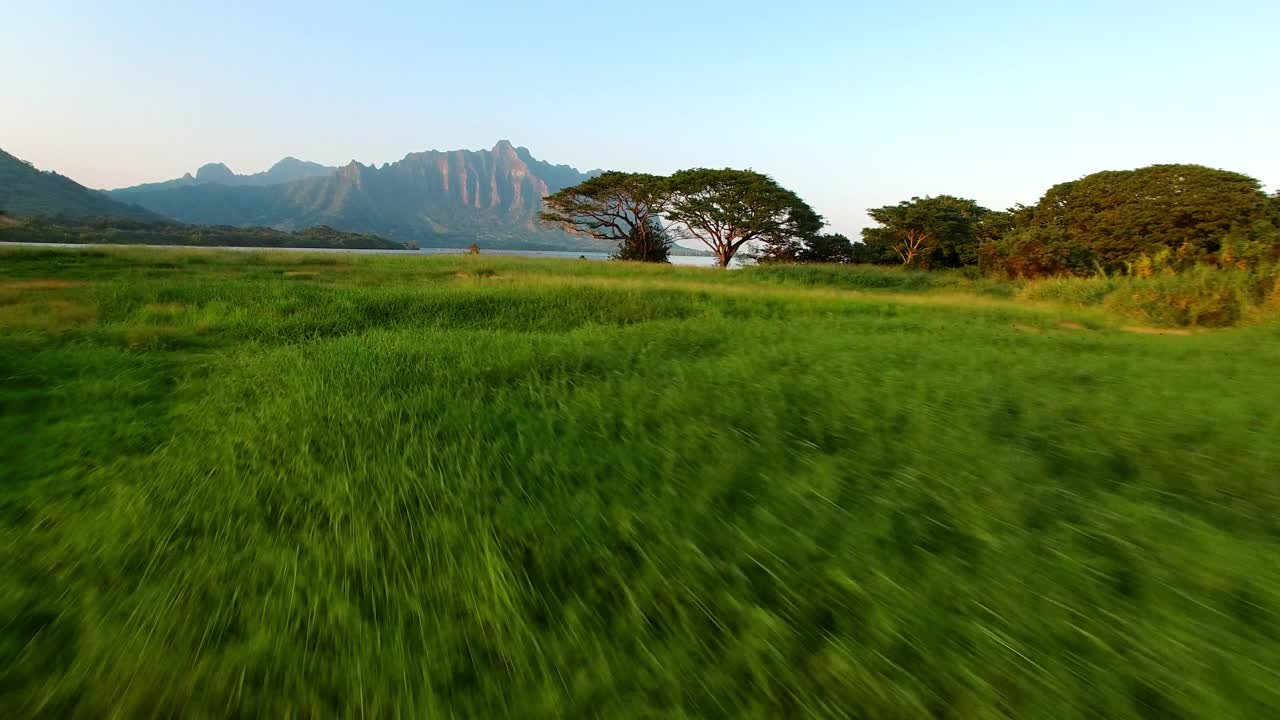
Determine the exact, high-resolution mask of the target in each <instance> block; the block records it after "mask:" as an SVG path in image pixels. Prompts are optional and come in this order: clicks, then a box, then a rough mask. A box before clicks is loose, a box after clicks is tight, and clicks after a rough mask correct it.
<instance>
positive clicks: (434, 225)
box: [108, 140, 608, 250]
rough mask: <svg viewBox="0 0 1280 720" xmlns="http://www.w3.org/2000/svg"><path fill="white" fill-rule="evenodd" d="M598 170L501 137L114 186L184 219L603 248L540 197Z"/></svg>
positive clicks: (436, 240) (213, 167) (121, 194)
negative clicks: (556, 223) (369, 158)
mask: <svg viewBox="0 0 1280 720" xmlns="http://www.w3.org/2000/svg"><path fill="white" fill-rule="evenodd" d="M598 173H599V171H598V170H597V171H591V172H580V171H578V170H577V169H575V168H572V167H569V166H567V165H553V164H551V163H547V162H544V161H541V160H538V159H536V158H534V157H533V155H532V154H531V153H530V152H529V150H528V149H526V148H523V147H515V146H513V145H512V144H511V143H510V142H508V141H506V140H503V141H500V142H499V143H498V144H496V145H494V146H493V148H492V149H490V150H478V151H472V150H453V151H447V152H441V151H435V150H432V151H427V152H419V153H410V154H409V155H406V156H405V157H404V159H402V160H400V161H398V162H394V163H387V164H384V165H382V166H381V167H378V166H376V165H362V164H360V163H358V162H355V161H354V160H353V161H352V162H350V163H349V164H347V165H345V166H343V167H339V168H334V167H326V166H324V165H319V164H316V163H308V162H304V161H301V160H297V159H295V158H285V159H284V160H281V161H280V162H278V163H276V164H275V165H274V166H272V168H271V169H270V170H267V171H265V172H261V173H256V174H253V175H237V174H235V173H233V172H232V171H231V170H230V169H228V168H227V167H226V166H225V165H222V164H210V165H205V166H203V167H201V168H200V169H199V170H198V171H197V172H196V174H195V176H194V177H193V176H192V175H190V174H187V175H185V176H183V177H182V178H178V179H175V180H169V181H166V182H159V183H150V184H146V185H137V186H134V187H128V188H121V189H118V190H112V191H109V193H108V194H109V195H110V197H111V198H113V199H115V200H118V201H121V202H123V203H128V204H135V205H138V206H141V207H142V208H146V209H147V210H149V211H151V212H154V213H158V214H160V215H164V216H166V217H168V218H172V219H174V220H178V221H180V222H184V223H193V224H201V225H238V226H267V227H273V228H278V229H282V230H294V229H300V228H306V227H311V226H316V225H328V226H331V227H334V228H337V229H339V230H345V231H351V232H362V233H375V234H377V235H381V236H383V237H387V238H391V239H393V240H398V241H401V242H416V243H419V244H420V245H422V246H428V247H431V246H434V247H450V246H452V247H459V246H464V245H470V244H471V243H473V242H475V243H478V244H480V246H481V247H486V246H487V247H493V248H524V249H573V250H601V249H608V248H604V247H603V246H602V244H601V243H600V242H598V241H595V240H590V239H586V238H581V237H576V236H571V235H568V234H565V233H563V232H561V231H559V230H555V229H551V228H548V227H546V226H544V225H542V224H541V223H539V222H538V219H537V216H538V211H539V210H540V209H541V208H542V198H543V197H544V196H546V195H549V194H551V193H554V192H556V191H557V190H560V189H562V188H565V187H568V186H570V185H576V184H577V183H579V182H582V181H583V180H586V179H588V178H590V177H592V176H593V175H596V174H598Z"/></svg>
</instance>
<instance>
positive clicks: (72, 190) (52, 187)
mask: <svg viewBox="0 0 1280 720" xmlns="http://www.w3.org/2000/svg"><path fill="white" fill-rule="evenodd" d="M0 211H2V212H3V213H5V214H7V215H9V216H11V217H21V216H42V217H62V218H75V219H79V220H89V219H92V220H98V219H114V220H130V221H136V222H160V221H163V220H164V218H163V217H160V216H159V215H156V214H155V213H152V212H149V211H147V210H144V209H142V208H140V207H137V206H136V205H130V204H128V203H126V202H119V201H116V200H113V199H111V198H110V197H108V196H107V195H105V194H103V193H100V192H98V191H96V190H90V189H89V188H87V187H85V186H83V185H81V184H79V183H77V182H76V181H74V180H72V179H71V178H67V177H63V176H62V175H59V174H57V173H55V172H45V171H41V170H37V169H36V168H35V167H34V166H32V165H31V163H28V162H26V161H24V160H19V159H18V158H16V157H14V156H12V155H10V154H9V153H7V152H5V151H3V150H0Z"/></svg>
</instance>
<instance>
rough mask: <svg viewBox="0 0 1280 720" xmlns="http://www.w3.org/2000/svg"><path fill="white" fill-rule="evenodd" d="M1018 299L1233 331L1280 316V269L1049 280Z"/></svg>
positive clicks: (1198, 269)
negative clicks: (1247, 323)
mask: <svg viewBox="0 0 1280 720" xmlns="http://www.w3.org/2000/svg"><path fill="white" fill-rule="evenodd" d="M1018 297H1019V298H1022V299H1026V300H1047V301H1053V302H1060V303H1070V304H1073V305H1077V306H1102V307H1104V308H1106V309H1108V310H1111V311H1114V312H1116V313H1118V314H1120V315H1123V316H1126V317H1129V318H1132V319H1134V320H1138V321H1140V322H1144V323H1148V324H1151V325H1158V326H1205V327H1229V326H1232V325H1237V324H1240V323H1242V322H1261V321H1267V320H1271V319H1275V318H1277V317H1280V313H1277V309H1278V308H1280V268H1277V267H1276V266H1263V267H1261V268H1255V269H1242V268H1234V267H1229V268H1216V267H1209V266H1204V265H1200V266H1196V267H1193V268H1190V269H1187V270H1182V271H1179V272H1173V271H1166V272H1158V273H1154V274H1152V275H1150V276H1149V277H1136V276H1132V275H1116V276H1097V277H1087V278H1049V279H1043V280H1034V281H1029V282H1027V283H1026V284H1025V285H1024V286H1023V287H1022V289H1021V290H1020V291H1019V292H1018Z"/></svg>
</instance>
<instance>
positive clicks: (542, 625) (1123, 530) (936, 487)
mask: <svg viewBox="0 0 1280 720" xmlns="http://www.w3.org/2000/svg"><path fill="white" fill-rule="evenodd" d="M790 272H793V271H783V274H781V275H778V274H775V275H772V276H769V275H765V276H763V277H762V276H761V275H759V274H757V273H756V272H755V271H753V272H752V273H741V274H738V273H723V272H718V271H714V270H704V271H699V270H696V269H674V268H648V267H629V266H618V265H606V264H590V263H578V262H574V261H563V262H555V261H529V260H511V259H504V258H487V257H481V258H464V257H458V258H403V257H395V258H364V257H361V258H349V257H343V258H336V257H323V258H318V257H315V256H299V255H274V254H264V255H244V254H231V253H189V252H168V251H165V252H160V251H154V252H139V251H129V252H95V253H87V254H82V253H64V252H19V253H6V254H5V255H3V257H0V311H4V312H0V382H3V384H2V385H0V410H2V411H3V412H0V468H3V473H0V475H3V477H4V484H3V485H2V486H0V548H2V549H0V563H2V565H0V567H2V568H3V571H4V574H3V577H4V580H3V581H0V616H3V617H5V618H7V619H8V621H7V622H6V623H5V624H4V625H3V630H0V667H4V668H5V671H4V675H3V679H2V680H0V708H4V709H6V710H8V712H7V713H6V715H7V716H13V717H27V716H49V717H63V716H74V715H81V716H104V715H110V714H113V713H114V714H120V715H126V716H128V715H135V714H159V715H183V716H205V715H224V714H231V715H254V716H286V715H290V714H293V715H301V716H347V715H356V714H360V713H363V714H364V715H367V716H375V717H376V716H388V715H394V714H397V713H399V714H403V715H409V716H428V717H430V716H444V715H449V714H452V715H457V716H460V717H497V716H510V717H523V718H530V717H565V716H569V717H580V716H606V717H620V716H664V717H679V716H689V717H702V716H722V717H779V716H820V717H821V716H834V717H840V716H867V717H983V716H985V717H1002V716H1010V717H1055V718H1072V717H1098V716H1103V717H1117V718H1127V717H1128V718H1141V717H1214V718H1232V717H1235V718H1252V717H1266V716H1270V715H1273V714H1275V712H1276V710H1277V708H1280V693H1278V692H1277V684H1276V681H1275V680H1276V678H1275V674H1274V670H1273V668H1276V667H1280V615H1277V613H1278V612H1280V565H1278V564H1277V563H1276V561H1275V558H1276V557H1280V555H1277V553H1276V550H1277V539H1278V538H1280V494H1277V492H1276V488H1275V479H1276V478H1277V477H1278V476H1280V449H1278V448H1277V445H1276V443H1274V442H1273V439H1274V438H1276V437H1280V410H1278V408H1280V386H1278V385H1277V383H1275V381H1274V380H1275V372H1274V369H1275V367H1276V365H1277V362H1278V361H1280V333H1278V332H1277V327H1276V326H1275V325H1268V324H1259V325H1255V326H1251V327H1247V328H1241V329H1233V330H1227V331H1222V332H1217V333H1207V334H1201V335H1196V336H1194V337H1158V336H1146V335H1136V334H1132V333H1126V332H1122V331H1119V330H1118V329H1117V328H1116V326H1117V325H1119V324H1121V323H1123V322H1127V320H1118V321H1111V320H1108V319H1106V318H1105V317H1103V316H1099V315H1097V314H1092V313H1091V314H1084V315H1081V314H1080V312H1081V311H1076V310H1070V309H1061V308H1059V307H1056V306H1050V305H1045V304H1034V305H1029V306H1020V305H1018V304H1017V303H1015V302H1012V301H999V300H991V299H984V300H983V301H982V302H967V301H964V299H963V298H962V297H961V298H959V299H957V296H956V295H955V294H954V292H953V290H952V289H949V288H941V290H942V291H943V293H942V294H937V295H936V296H935V295H933V294H930V293H928V292H925V291H923V290H914V291H911V292H914V293H915V294H914V295H903V294H901V292H907V291H906V290H905V289H904V288H902V287H895V288H892V290H895V291H901V292H891V293H879V294H878V293H875V292H865V293H843V294H842V293H833V292H831V291H830V290H826V289H812V290H810V289H803V286H806V285H809V284H811V283H809V282H808V278H811V277H813V276H811V275H806V276H804V277H803V278H802V277H797V276H795V275H786V274H785V273H790ZM816 272H822V273H828V272H836V271H830V270H821V271H816ZM875 272H881V271H878V270H877V271H875ZM841 279H843V277H841ZM851 282H862V281H861V280H858V281H851ZM911 282H915V280H912V281H911ZM777 285H782V287H777ZM797 288H800V289H797ZM54 303H64V304H65V306H66V307H75V308H81V309H82V312H80V313H79V314H74V313H72V314H67V313H61V314H55V313H46V312H45V311H44V310H42V309H41V308H49V307H53V306H54V305H53V304H54ZM14 318H25V319H24V320H23V321H22V322H18V321H16V320H14ZM32 318H35V319H32ZM1100 318H1101V319H1100ZM1076 321H1084V322H1087V324H1088V325H1089V326H1090V327H1092V328H1094V329H1092V330H1082V329H1078V328H1080V327H1082V325H1081V324H1077V322H1076Z"/></svg>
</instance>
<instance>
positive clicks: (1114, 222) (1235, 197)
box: [1018, 165, 1271, 269]
mask: <svg viewBox="0 0 1280 720" xmlns="http://www.w3.org/2000/svg"><path fill="white" fill-rule="evenodd" d="M1269 203H1270V199H1269V198H1268V197H1267V195H1266V194H1265V193H1263V191H1262V188H1261V185H1260V184H1259V183H1258V181H1257V180H1254V179H1253V178H1251V177H1249V176H1247V175H1241V174H1240V173H1234V172H1228V171H1226V170H1215V169H1212V168H1207V167H1204V166H1201V165H1152V166H1150V167H1145V168H1141V169H1138V170H1121V171H1107V172H1100V173H1094V174H1093V175H1089V176H1087V177H1084V178H1081V179H1079V180H1073V181H1071V182H1065V183H1061V184H1059V185H1055V186H1053V187H1052V188H1050V189H1049V191H1048V192H1046V193H1045V195H1044V197H1042V198H1041V199H1040V202H1038V203H1036V205H1034V206H1033V207H1031V208H1028V209H1027V212H1026V213H1025V214H1024V216H1023V217H1020V218H1019V223H1018V226H1019V228H1020V229H1029V228H1034V229H1052V230H1053V231H1054V232H1052V233H1043V232H1042V233H1040V234H1039V236H1040V237H1041V238H1051V237H1054V236H1056V237H1058V238H1059V241H1060V242H1065V243H1067V244H1068V245H1069V246H1070V247H1071V248H1072V249H1073V250H1072V251H1073V252H1075V251H1077V250H1079V249H1080V248H1088V249H1090V250H1091V251H1092V252H1093V254H1094V255H1095V256H1096V260H1097V262H1098V263H1100V264H1101V265H1102V266H1103V267H1105V268H1107V269H1118V268H1121V267H1124V265H1125V263H1128V262H1132V261H1134V260H1136V259H1137V258H1139V257H1140V256H1142V255H1143V254H1144V253H1154V252H1156V251H1157V250H1159V249H1160V248H1162V247H1163V248H1167V249H1169V250H1171V251H1175V252H1180V253H1182V254H1184V255H1190V256H1196V257H1208V256H1212V255H1213V254H1215V253H1217V252H1218V251H1219V250H1220V249H1221V247H1222V241H1223V239H1224V238H1225V237H1226V236H1227V235H1228V234H1230V233H1233V231H1234V232H1236V233H1242V232H1248V231H1249V230H1248V229H1249V228H1252V227H1254V225H1255V223H1257V222H1258V221H1260V220H1266V219H1267V217H1268V215H1269V214H1270V213H1271V209H1270V207H1269Z"/></svg>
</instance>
